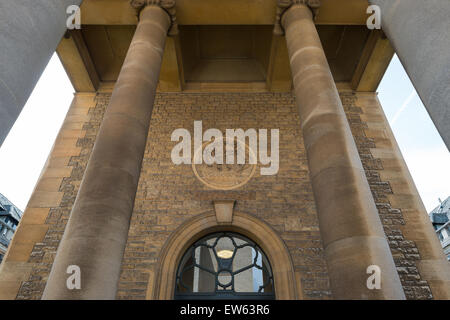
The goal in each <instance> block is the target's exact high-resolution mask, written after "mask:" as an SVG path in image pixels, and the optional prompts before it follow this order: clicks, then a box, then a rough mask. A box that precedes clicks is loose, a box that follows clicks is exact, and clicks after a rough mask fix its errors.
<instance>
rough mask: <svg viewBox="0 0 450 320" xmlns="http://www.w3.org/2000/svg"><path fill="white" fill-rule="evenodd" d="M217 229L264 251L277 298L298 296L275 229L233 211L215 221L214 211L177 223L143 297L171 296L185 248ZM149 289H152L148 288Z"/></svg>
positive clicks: (294, 280) (165, 298)
mask: <svg viewBox="0 0 450 320" xmlns="http://www.w3.org/2000/svg"><path fill="white" fill-rule="evenodd" d="M220 231H230V232H236V233H240V234H242V235H244V236H246V237H248V238H249V239H251V240H253V241H255V243H256V244H258V245H259V247H260V248H261V249H262V250H263V251H264V253H265V254H266V256H267V257H268V259H269V261H270V264H271V266H272V272H273V277H274V284H275V297H276V299H277V300H296V299H298V298H299V297H300V296H301V293H298V290H300V288H296V277H295V273H294V267H293V264H292V260H291V256H290V254H289V251H288V249H287V247H286V246H285V244H284V242H283V241H282V240H281V238H280V237H279V236H278V235H277V234H276V233H275V231H274V230H273V229H272V228H271V227H270V226H269V225H267V224H266V223H265V222H263V221H261V220H260V219H258V218H256V217H254V216H252V215H249V214H245V213H241V212H234V214H233V221H232V222H231V223H218V222H217V219H216V214H215V212H214V211H207V212H205V213H202V214H199V215H197V216H195V217H193V218H191V219H189V220H188V221H186V222H184V223H183V224H182V225H181V226H180V227H178V228H177V229H176V230H175V231H174V232H173V234H172V235H171V236H170V237H169V239H168V240H167V241H166V243H165V244H164V247H163V248H162V250H161V254H160V256H159V260H158V265H157V268H156V273H155V281H153V284H152V283H149V286H152V288H147V289H150V290H148V291H147V299H154V300H171V299H173V296H174V288H175V280H176V272H177V267H178V264H179V262H180V259H181V257H182V256H183V254H184V253H185V251H186V250H187V249H188V248H189V247H190V246H191V245H192V244H193V243H194V242H195V241H197V240H198V239H200V238H202V237H204V236H206V235H208V234H210V233H213V232H220ZM152 289H153V290H152Z"/></svg>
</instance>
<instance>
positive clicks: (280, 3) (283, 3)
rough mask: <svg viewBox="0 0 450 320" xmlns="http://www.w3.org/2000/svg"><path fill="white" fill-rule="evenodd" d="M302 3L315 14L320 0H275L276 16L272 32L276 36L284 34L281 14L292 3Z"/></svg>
mask: <svg viewBox="0 0 450 320" xmlns="http://www.w3.org/2000/svg"><path fill="white" fill-rule="evenodd" d="M296 4H303V5H305V6H307V7H309V8H310V9H311V11H312V13H313V15H314V16H315V15H316V14H317V11H318V10H319V7H320V5H321V0H277V17H276V20H275V26H274V29H273V33H274V34H275V35H277V36H282V35H284V29H283V26H282V25H281V17H282V16H283V14H284V13H285V12H286V11H287V10H288V9H289V8H290V7H292V6H293V5H296Z"/></svg>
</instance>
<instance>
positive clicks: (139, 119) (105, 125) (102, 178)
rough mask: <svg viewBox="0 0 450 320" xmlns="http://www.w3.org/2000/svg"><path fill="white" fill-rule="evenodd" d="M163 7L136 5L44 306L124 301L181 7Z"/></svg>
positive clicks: (44, 295)
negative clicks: (159, 89)
mask: <svg viewBox="0 0 450 320" xmlns="http://www.w3.org/2000/svg"><path fill="white" fill-rule="evenodd" d="M159 2H160V1H148V2H146V1H140V0H136V1H133V2H132V3H134V4H136V5H137V6H142V7H144V8H143V9H142V10H141V11H140V21H139V23H138V26H137V29H136V32H135V34H134V37H133V40H132V42H131V45H130V48H129V49H128V53H127V56H126V58H125V61H124V64H123V66H122V70H121V72H120V75H119V78H118V80H117V82H116V85H115V87H114V91H113V93H112V96H111V100H110V103H109V105H108V107H107V109H106V112H105V116H104V118H103V121H102V124H101V127H100V130H99V133H98V136H97V139H96V142H95V145H94V148H93V151H92V154H91V157H90V159H89V162H88V165H87V168H86V172H85V174H84V177H83V180H82V182H81V185H80V190H79V192H78V195H77V198H76V200H75V203H74V206H73V209H72V212H71V215H70V218H69V221H68V223H67V226H66V229H65V231H64V236H63V238H62V240H61V242H60V244H59V247H58V251H57V254H56V257H55V261H54V263H53V267H52V270H51V273H50V276H49V279H48V281H47V286H46V287H45V290H44V294H43V299H114V298H115V296H116V291H117V283H118V280H119V275H120V266H121V262H122V257H123V252H124V249H125V245H126V241H127V236H128V229H129V222H130V218H131V214H132V210H133V205H134V199H135V195H136V189H137V184H138V180H139V175H140V170H141V163H142V159H143V155H144V150H145V145H146V140H147V134H148V129H149V124H150V117H151V114H152V108H153V101H154V98H155V91H156V86H157V83H158V78H159V71H160V67H161V60H162V57H163V50H164V45H165V40H166V36H167V31H168V29H169V26H170V25H171V17H170V16H169V14H167V11H166V10H168V9H170V8H173V6H174V2H173V1H170V2H169V1H161V2H162V3H159ZM147 3H150V5H146V4H147ZM153 3H159V5H154V4H153ZM160 5H162V6H166V7H165V8H164V9H163V8H161V7H160ZM165 9H166V10H165ZM169 11H170V10H169ZM71 265H75V266H78V267H79V268H80V271H81V289H79V290H78V289H73V290H69V289H68V288H67V286H66V281H67V279H68V277H69V276H70V274H68V273H67V268H68V267H69V266H71Z"/></svg>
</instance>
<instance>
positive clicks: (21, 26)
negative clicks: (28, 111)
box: [0, 0, 81, 146]
mask: <svg viewBox="0 0 450 320" xmlns="http://www.w3.org/2000/svg"><path fill="white" fill-rule="evenodd" d="M80 3H81V0H39V1H36V0H21V1H7V2H6V1H5V2H4V3H2V4H1V5H0V30H1V31H0V146H1V145H2V143H3V141H4V139H5V138H6V136H7V135H8V133H9V130H10V129H11V127H12V126H13V125H14V122H15V121H16V119H17V117H18V116H19V114H20V112H21V111H22V108H23V106H24V105H25V103H26V102H27V99H28V97H29V96H30V94H31V92H32V91H33V89H34V87H35V85H36V83H37V81H38V80H39V77H40V76H41V74H42V72H43V71H44V69H45V67H46V66H47V64H48V62H49V61H50V58H51V56H52V54H53V53H54V52H55V50H56V47H57V45H58V43H59V41H60V40H61V38H62V36H63V35H64V32H65V31H66V29H67V27H66V20H67V18H68V14H66V10H67V7H68V6H70V5H80Z"/></svg>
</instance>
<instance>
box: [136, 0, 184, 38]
mask: <svg viewBox="0 0 450 320" xmlns="http://www.w3.org/2000/svg"><path fill="white" fill-rule="evenodd" d="M130 5H131V6H132V7H133V8H134V9H135V10H136V13H137V15H138V17H139V12H141V10H142V9H144V7H146V6H159V7H161V8H162V9H164V11H166V12H167V14H168V15H169V17H170V21H171V23H170V28H169V36H174V35H177V34H178V22H177V17H176V9H175V0H131V1H130Z"/></svg>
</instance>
